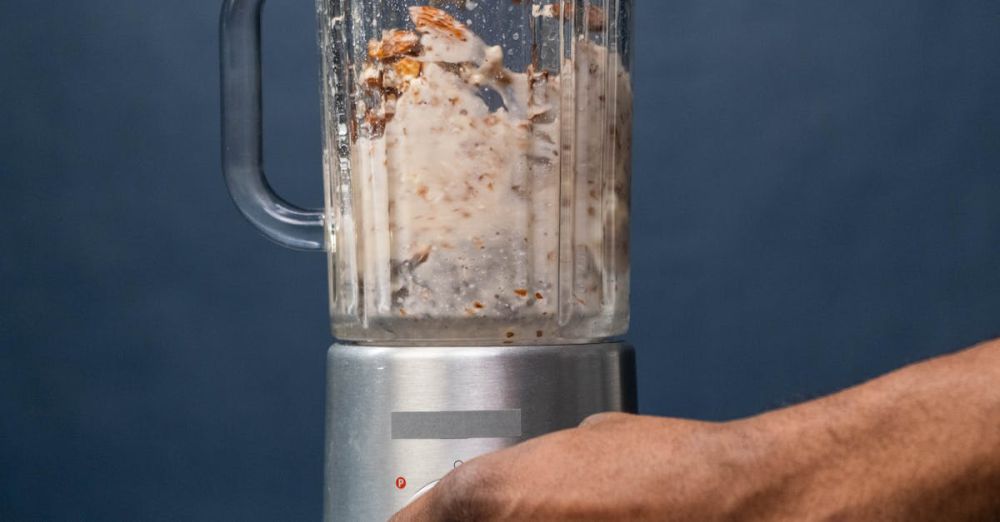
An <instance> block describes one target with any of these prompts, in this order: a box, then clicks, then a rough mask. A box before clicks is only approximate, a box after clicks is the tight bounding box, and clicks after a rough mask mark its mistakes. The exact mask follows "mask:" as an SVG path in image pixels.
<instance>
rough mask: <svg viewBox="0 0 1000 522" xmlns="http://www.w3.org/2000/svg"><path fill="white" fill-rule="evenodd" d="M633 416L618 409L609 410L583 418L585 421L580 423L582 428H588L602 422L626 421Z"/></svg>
mask: <svg viewBox="0 0 1000 522" xmlns="http://www.w3.org/2000/svg"><path fill="white" fill-rule="evenodd" d="M631 418H632V415H629V414H628V413H621V412H617V411H607V412H604V413H595V414H594V415H591V416H590V417H587V418H586V419H583V422H581V423H580V427H581V428H588V427H589V428H592V427H594V426H598V425H602V424H612V423H616V422H622V421H626V420H628V419H631Z"/></svg>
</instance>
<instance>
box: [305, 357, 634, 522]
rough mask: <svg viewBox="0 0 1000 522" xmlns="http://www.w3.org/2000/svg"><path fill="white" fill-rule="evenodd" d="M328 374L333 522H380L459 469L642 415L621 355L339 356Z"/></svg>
mask: <svg viewBox="0 0 1000 522" xmlns="http://www.w3.org/2000/svg"><path fill="white" fill-rule="evenodd" d="M327 363H328V366H327V385H328V388H327V389H328V391H327V412H326V419H327V420H326V429H327V436H326V492H325V495H324V518H325V520H327V521H337V522H340V521H344V522H366V521H379V522H381V521H384V520H386V519H388V518H389V517H390V516H392V514H393V513H395V512H396V511H397V510H399V509H401V508H402V507H403V506H405V505H406V504H407V503H408V502H409V501H410V499H411V498H413V496H414V495H415V494H417V493H418V492H420V491H421V490H422V489H424V488H425V487H426V486H428V485H430V484H433V483H434V482H435V481H437V480H438V479H440V478H442V477H443V476H445V475H446V474H447V473H448V472H449V471H450V470H452V469H453V468H454V467H456V466H458V465H461V464H462V462H463V461H467V460H469V459H472V458H474V457H476V456H478V455H482V454H484V453H488V452H492V451H496V450H499V449H502V448H505V447H507V446H512V445H514V444H517V443H519V442H521V441H524V440H526V439H529V438H531V437H536V436H538V435H543V434H545V433H549V432H553V431H557V430H561V429H565V428H570V427H574V426H576V425H577V424H579V423H580V421H582V420H583V419H584V418H586V417H587V416H589V415H591V414H594V413H599V412H604V411H629V412H631V411H635V408H636V398H635V353H634V351H633V350H632V348H631V347H629V346H626V345H624V344H621V343H605V344H591V345H574V346H503V347H495V348H494V347H469V348H465V347H448V348H445V347H433V348H428V347H378V346H357V345H344V344H335V345H333V346H332V347H331V348H330V351H329V355H328V358H327Z"/></svg>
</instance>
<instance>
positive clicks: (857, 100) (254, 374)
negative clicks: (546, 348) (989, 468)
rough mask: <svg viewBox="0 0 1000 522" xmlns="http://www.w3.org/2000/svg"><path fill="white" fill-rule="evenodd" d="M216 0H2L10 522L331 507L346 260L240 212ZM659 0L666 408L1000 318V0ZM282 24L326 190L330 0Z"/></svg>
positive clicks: (288, 181)
mask: <svg viewBox="0 0 1000 522" xmlns="http://www.w3.org/2000/svg"><path fill="white" fill-rule="evenodd" d="M498 1H499V0H498ZM216 4H217V2H214V1H209V0H177V1H173V2H148V1H144V2H136V1H131V0H89V1H87V2H79V1H78V2H70V1H56V2H24V1H22V2H15V1H11V0H8V1H5V2H3V3H2V5H0V223H2V227H0V520H4V521H7V520H308V519H313V520H315V519H318V518H319V515H320V505H321V480H322V475H321V473H322V462H321V461H322V440H323V387H324V370H323V360H324V350H325V348H326V345H327V343H328V342H329V341H330V337H329V333H328V329H327V316H326V285H325V279H324V278H325V261H324V259H323V256H321V255H310V254H303V253H296V252H290V251H285V250H282V249H281V248H279V247H277V246H275V245H272V244H270V243H268V242H267V241H265V240H264V239H262V238H261V237H260V236H258V235H257V233H256V232H255V231H254V230H252V229H251V227H250V226H249V225H247V224H246V223H244V222H243V221H242V219H241V218H240V217H239V216H238V214H237V212H236V211H235V209H234V208H233V206H232V205H231V204H230V202H229V200H228V196H227V194H226V191H225V188H224V186H223V184H222V176H221V174H220V172H219V154H218V149H219V143H218V142H219V138H218V136H219V130H218V119H219V118H218V79H217V77H218V75H217V51H216V48H217V46H216V38H217V37H216V15H217V11H218V5H216ZM640 4H641V5H640V6H639V16H638V31H639V32H638V38H637V42H638V46H637V53H636V55H637V57H638V63H637V73H638V74H637V106H638V119H637V121H636V143H635V151H636V155H635V176H634V180H635V183H634V185H635V194H634V208H635V218H634V227H633V230H634V235H635V241H634V244H635V249H634V252H635V256H634V281H635V283H636V284H635V285H634V300H633V309H634V313H633V333H632V335H631V339H632V340H633V341H634V342H635V343H636V344H637V345H638V347H639V354H640V356H639V360H640V384H641V390H640V392H641V403H642V408H643V410H644V411H645V412H648V413H655V414H662V415H676V416H692V417H699V418H705V419H728V418H733V417H739V416H744V415H749V414H753V413H755V412H759V411H762V410H765V409H768V408H772V407H775V406H779V405H782V404H786V403H788V402H790V401H796V400H801V399H803V398H808V397H811V396H815V395H817V394H823V393H828V392H831V391H834V390H836V389H838V388H841V387H844V386H847V385H850V384H852V383H857V382H859V381H862V380H864V379H866V378H869V377H871V376H874V375H877V374H879V373H882V372H885V371H887V370H890V369H892V368H895V367H898V366H900V365H902V364H905V363H907V362H910V361H914V360H917V359H920V358H924V357H927V356H931V355H934V354H938V353H942V352H946V351H950V350H954V349H957V348H960V347H962V346H964V345H968V344H970V343H973V342H975V341H978V340H982V339H985V338H987V337H990V336H993V335H997V334H1000V204H998V203H1000V103H998V93H1000V3H997V2H996V1H993V0H964V1H961V2H947V1H941V0H937V1H934V0H879V1H877V2H843V1H842V2H830V1H820V0H811V1H803V0H784V1H778V0H757V1H736V0H718V1H712V2H706V1H703V0H683V1H669V2H667V1H664V2H660V1H652V0H649V1H642V0H640ZM265 27H266V37H265V45H266V55H265V60H266V63H265V66H266V84H265V89H266V116H267V142H266V145H267V148H268V150H267V155H268V165H269V168H270V172H272V173H273V177H274V182H275V185H277V187H278V188H279V189H281V191H282V192H284V193H285V194H286V195H287V196H288V197H289V198H290V199H292V200H294V201H298V202H300V203H302V204H319V203H320V202H321V197H320V187H321V179H320V148H319V142H320V140H319V116H318V111H317V103H318V96H317V93H316V91H317V87H316V72H315V71H316V68H317V65H316V56H315V51H314V34H315V28H314V27H315V26H314V20H313V7H312V2H311V0H296V1H282V2H279V1H274V0H272V2H271V5H270V6H269V9H268V10H267V13H266V19H265Z"/></svg>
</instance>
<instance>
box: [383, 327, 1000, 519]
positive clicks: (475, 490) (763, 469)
mask: <svg viewBox="0 0 1000 522" xmlns="http://www.w3.org/2000/svg"><path fill="white" fill-rule="evenodd" d="M998 382H1000V341H996V342H993V343H986V344H983V345H980V346H978V347H975V348H973V349H971V350H967V351H965V352H962V353H959V354H957V355H952V356H947V357H940V358H938V359H934V360H931V361H928V362H924V363H920V364H917V365H914V366H911V367H908V368H904V369H903V370H900V371H897V372H894V373H892V374H889V375H887V376H884V377H881V378H879V379H876V380H874V381H872V382H869V383H866V384H864V385H861V386H857V387H855V388H852V389H849V390H846V391H844V392H841V393H838V394H836V395H832V396H830V397H826V398H823V399H819V400H815V401H812V402H808V403H805V404H800V405H798V406H794V407H791V408H786V409H783V410H778V411H775V412H770V413H766V414H763V415H759V416H756V417H753V418H750V419H746V420H741V421H733V422H727V423H706V422H695V421H684V420H676V419H661V418H653V417H636V416H631V415H623V414H603V415H598V416H596V417H592V418H590V419H588V420H587V421H585V422H584V423H583V424H582V425H581V426H580V427H579V428H576V429H572V430H566V431H562V432H558V433H554V434H551V435H547V436H544V437H540V438H538V439H534V440H531V441H528V442H525V443H523V444H521V445H519V446H515V447H512V448H509V449H506V450H504V451H500V452H498V453H495V454H491V455H486V456H484V457H480V458H477V459H474V460H472V461H469V462H468V463H466V464H464V465H462V466H461V467H459V468H458V469H456V470H455V471H453V472H452V473H451V474H449V475H448V476H446V477H445V478H444V479H443V480H442V481H441V482H440V483H439V484H438V486H437V487H435V488H434V489H432V490H431V491H430V492H429V493H428V494H427V495H426V496H424V497H422V498H420V499H418V500H417V501H416V502H414V503H413V504H412V505H411V506H409V507H407V508H406V509H404V510H403V511H401V512H400V513H399V514H397V515H396V516H395V517H393V519H392V520H393V521H395V522H414V521H416V522H425V521H433V522H448V521H488V520H516V521H531V520H580V521H583V520H630V521H631V520H636V521H641V520H657V521H674V520H676V521H699V522H701V521H706V522H710V521H715V520H739V521H754V520H767V521H801V520H862V521H868V520H879V521H883V520H891V521H896V520H899V521H907V522H914V521H924V520H926V521H937V520H949V521H966V520H969V521H979V520H983V521H986V520H990V521H995V520H1000V495H998V494H997V492H998V491H1000V429H997V422H998V421H997V419H1000V386H997V383H998Z"/></svg>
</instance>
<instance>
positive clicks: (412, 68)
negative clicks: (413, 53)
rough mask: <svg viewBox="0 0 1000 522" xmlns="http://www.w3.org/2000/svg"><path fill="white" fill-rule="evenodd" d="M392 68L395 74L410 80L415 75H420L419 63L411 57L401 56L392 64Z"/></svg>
mask: <svg viewBox="0 0 1000 522" xmlns="http://www.w3.org/2000/svg"><path fill="white" fill-rule="evenodd" d="M392 68H393V70H395V71H396V74H397V75H398V76H399V77H400V78H403V79H405V80H412V79H414V78H416V77H417V76H420V68H421V63H420V62H419V61H417V60H414V59H413V58H409V57H407V58H402V59H400V60H399V61H398V62H396V63H394V64H392Z"/></svg>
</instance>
